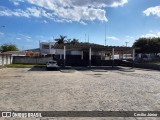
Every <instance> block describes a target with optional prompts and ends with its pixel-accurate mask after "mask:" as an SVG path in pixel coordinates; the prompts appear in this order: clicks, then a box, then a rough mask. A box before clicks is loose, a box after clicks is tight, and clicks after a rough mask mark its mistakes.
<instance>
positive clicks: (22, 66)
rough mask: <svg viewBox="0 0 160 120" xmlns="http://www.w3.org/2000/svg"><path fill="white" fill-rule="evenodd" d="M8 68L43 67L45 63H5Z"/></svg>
mask: <svg viewBox="0 0 160 120" xmlns="http://www.w3.org/2000/svg"><path fill="white" fill-rule="evenodd" d="M5 66H6V67H8V68H33V67H45V65H33V64H32V65H31V64H10V65H5Z"/></svg>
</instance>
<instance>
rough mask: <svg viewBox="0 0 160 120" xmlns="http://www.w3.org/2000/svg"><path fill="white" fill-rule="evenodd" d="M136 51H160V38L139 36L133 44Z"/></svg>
mask: <svg viewBox="0 0 160 120" xmlns="http://www.w3.org/2000/svg"><path fill="white" fill-rule="evenodd" d="M133 47H135V48H136V52H138V53H155V54H157V53H160V38H139V39H138V40H136V41H135V42H134V44H133Z"/></svg>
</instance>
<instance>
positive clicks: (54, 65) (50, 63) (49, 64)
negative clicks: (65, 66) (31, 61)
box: [47, 60, 58, 69]
mask: <svg viewBox="0 0 160 120" xmlns="http://www.w3.org/2000/svg"><path fill="white" fill-rule="evenodd" d="M49 68H58V64H57V61H55V60H49V61H48V62H47V69H49Z"/></svg>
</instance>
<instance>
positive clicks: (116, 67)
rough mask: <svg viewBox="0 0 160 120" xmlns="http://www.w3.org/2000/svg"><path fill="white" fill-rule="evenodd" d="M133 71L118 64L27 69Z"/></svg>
mask: <svg viewBox="0 0 160 120" xmlns="http://www.w3.org/2000/svg"><path fill="white" fill-rule="evenodd" d="M114 70H119V71H133V68H130V67H120V66H115V67H112V66H103V67H102V66H100V67H99V66H98V67H97V66H92V67H70V66H67V67H59V68H50V69H46V67H45V66H42V67H40V66H34V67H33V68H31V69H29V70H28V71H60V72H63V73H73V72H75V71H92V72H107V71H114Z"/></svg>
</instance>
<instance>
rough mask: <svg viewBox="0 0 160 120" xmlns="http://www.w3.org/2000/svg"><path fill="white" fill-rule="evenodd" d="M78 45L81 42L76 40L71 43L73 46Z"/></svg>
mask: <svg viewBox="0 0 160 120" xmlns="http://www.w3.org/2000/svg"><path fill="white" fill-rule="evenodd" d="M78 43H79V40H78V39H75V38H74V39H73V40H72V41H71V44H73V45H75V44H78Z"/></svg>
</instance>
